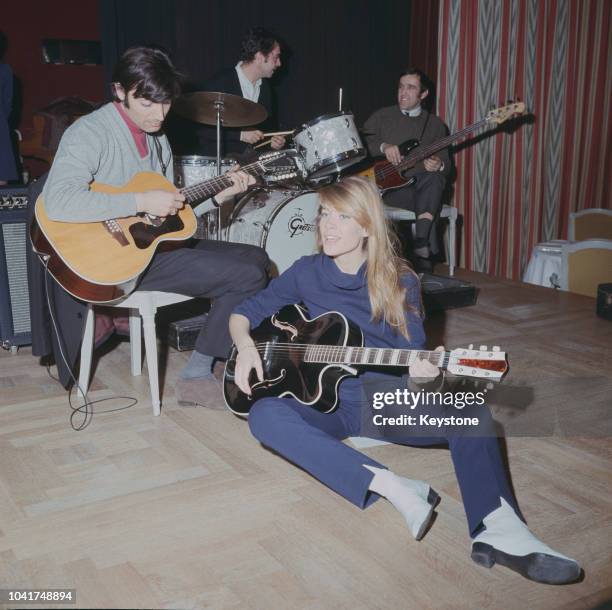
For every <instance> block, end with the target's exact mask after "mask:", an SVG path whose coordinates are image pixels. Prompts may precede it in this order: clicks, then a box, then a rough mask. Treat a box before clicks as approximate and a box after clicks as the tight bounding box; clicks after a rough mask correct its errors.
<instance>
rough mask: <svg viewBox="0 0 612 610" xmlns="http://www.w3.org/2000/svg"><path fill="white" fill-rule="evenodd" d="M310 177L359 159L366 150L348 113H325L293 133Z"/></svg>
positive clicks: (362, 157)
mask: <svg viewBox="0 0 612 610" xmlns="http://www.w3.org/2000/svg"><path fill="white" fill-rule="evenodd" d="M293 141H294V143H295V145H296V147H297V148H298V150H299V152H300V153H301V154H302V157H303V159H304V164H305V165H306V170H307V171H308V173H309V175H310V177H311V178H318V177H320V176H325V175H327V174H331V173H333V172H340V171H341V170H343V169H344V168H346V167H348V166H349V165H352V164H353V163H357V162H358V161H361V160H362V159H364V158H365V156H366V150H365V148H364V146H363V144H362V143H361V138H360V137H359V133H358V132H357V128H356V127H355V119H354V117H353V115H352V114H351V113H350V112H338V113H337V114H324V115H323V116H320V117H318V118H316V119H314V120H312V121H310V122H309V123H306V124H304V125H303V126H302V129H301V131H298V132H297V133H296V134H295V135H294V136H293Z"/></svg>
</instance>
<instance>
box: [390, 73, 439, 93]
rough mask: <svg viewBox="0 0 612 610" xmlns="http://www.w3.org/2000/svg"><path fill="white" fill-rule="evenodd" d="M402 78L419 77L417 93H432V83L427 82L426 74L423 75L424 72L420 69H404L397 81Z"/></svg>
mask: <svg viewBox="0 0 612 610" xmlns="http://www.w3.org/2000/svg"><path fill="white" fill-rule="evenodd" d="M402 76H418V77H419V83H420V85H419V93H423V91H429V92H430V93H432V92H433V87H434V85H433V83H432V82H431V80H429V77H428V76H427V74H425V72H423V70H421V69H420V68H416V67H414V66H410V67H408V68H406V69H405V70H404V71H403V72H402V73H401V74H400V75H399V77H398V79H397V80H398V81H399V79H400V78H402Z"/></svg>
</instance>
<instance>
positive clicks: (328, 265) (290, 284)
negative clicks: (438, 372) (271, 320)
mask: <svg viewBox="0 0 612 610" xmlns="http://www.w3.org/2000/svg"><path fill="white" fill-rule="evenodd" d="M402 283H403V285H404V286H405V287H406V288H407V291H406V304H407V306H408V307H407V313H406V320H407V323H408V333H409V335H410V340H408V339H406V337H404V336H403V335H401V334H399V333H397V332H396V331H395V330H394V329H393V328H392V327H391V326H389V324H386V323H385V322H374V321H372V319H371V317H372V310H371V308H370V299H369V295H368V286H367V278H366V264H365V263H364V264H363V265H362V266H361V268H360V269H359V271H358V272H357V274H355V275H352V274H349V273H344V272H342V271H341V270H340V269H339V268H338V266H337V265H336V263H335V262H334V261H333V259H331V258H330V257H328V256H326V255H325V254H315V255H313V256H304V257H302V258H300V259H299V260H297V261H296V262H295V263H294V264H293V265H292V266H291V267H290V268H289V269H287V270H286V271H285V272H284V273H283V274H282V275H280V276H279V277H278V278H275V279H274V280H272V281H271V282H270V284H269V286H268V287H267V288H266V289H265V290H262V291H261V292H259V293H258V294H256V295H255V296H253V297H251V298H249V299H247V300H246V301H244V302H243V303H241V304H240V305H239V306H238V307H237V308H236V309H235V310H234V313H238V314H242V315H243V316H245V317H247V318H248V319H249V322H250V323H251V328H255V327H256V326H258V325H259V324H260V323H261V322H262V321H263V320H264V319H265V318H267V317H269V316H271V315H272V314H274V313H276V312H277V311H278V310H279V309H281V308H282V307H284V306H285V305H290V304H292V303H300V302H301V303H303V304H304V305H305V306H306V307H307V308H308V312H309V317H311V318H314V317H316V316H319V315H321V314H323V313H325V312H327V311H332V310H333V311H339V312H340V313H342V314H344V316H346V317H347V318H348V319H349V320H350V321H351V322H354V323H355V324H356V325H357V326H359V327H360V328H361V330H362V332H363V337H364V345H365V346H366V347H386V348H402V349H423V348H424V346H425V332H424V330H423V323H422V320H421V318H420V317H419V316H418V315H417V314H415V313H412V312H410V311H409V310H408V308H409V307H412V308H414V309H416V310H418V308H419V302H420V301H419V299H420V296H419V294H420V285H419V281H418V279H417V278H416V277H415V276H414V275H412V274H409V275H406V276H404V277H403V278H402ZM373 375H375V373H371V372H367V373H365V374H364V375H362V376H361V377H360V378H357V379H355V378H348V379H345V380H344V381H343V382H342V384H341V386H340V400H341V401H343V402H345V401H346V402H350V403H352V404H354V405H358V404H359V403H360V397H361V379H362V378H363V377H365V376H373Z"/></svg>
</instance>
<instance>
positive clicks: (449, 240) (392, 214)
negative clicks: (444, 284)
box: [385, 204, 457, 276]
mask: <svg viewBox="0 0 612 610" xmlns="http://www.w3.org/2000/svg"><path fill="white" fill-rule="evenodd" d="M385 216H386V217H387V218H388V219H389V220H411V221H415V220H416V214H415V213H414V212H411V211H410V210H403V209H402V208H395V207H393V206H391V205H386V204H385ZM440 218H448V229H447V232H446V240H445V244H444V245H445V246H446V260H447V261H448V274H449V275H450V276H453V275H455V266H456V262H455V248H456V245H455V244H456V240H457V208H456V207H453V206H452V205H443V206H442V210H441V211H440Z"/></svg>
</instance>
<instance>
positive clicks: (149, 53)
mask: <svg viewBox="0 0 612 610" xmlns="http://www.w3.org/2000/svg"><path fill="white" fill-rule="evenodd" d="M182 80H183V76H182V74H181V73H180V72H179V71H178V70H177V69H176V68H175V66H174V64H173V63H172V60H171V59H170V55H169V54H168V52H167V51H165V50H164V49H162V48H161V47H157V46H154V45H150V46H143V47H131V48H129V49H128V50H127V51H126V52H125V53H124V54H123V55H122V56H121V59H119V61H118V62H117V65H116V66H115V69H114V71H113V83H115V84H119V85H121V87H123V90H124V91H125V92H126V94H127V93H128V92H129V91H133V94H134V97H142V98H144V99H146V100H149V101H150V102H154V103H158V104H160V103H168V102H171V101H172V100H174V99H175V98H176V97H178V96H179V95H180V94H181V88H182ZM113 99H114V100H115V101H116V102H118V101H119V98H118V97H117V94H116V92H115V89H114V87H113Z"/></svg>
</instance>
